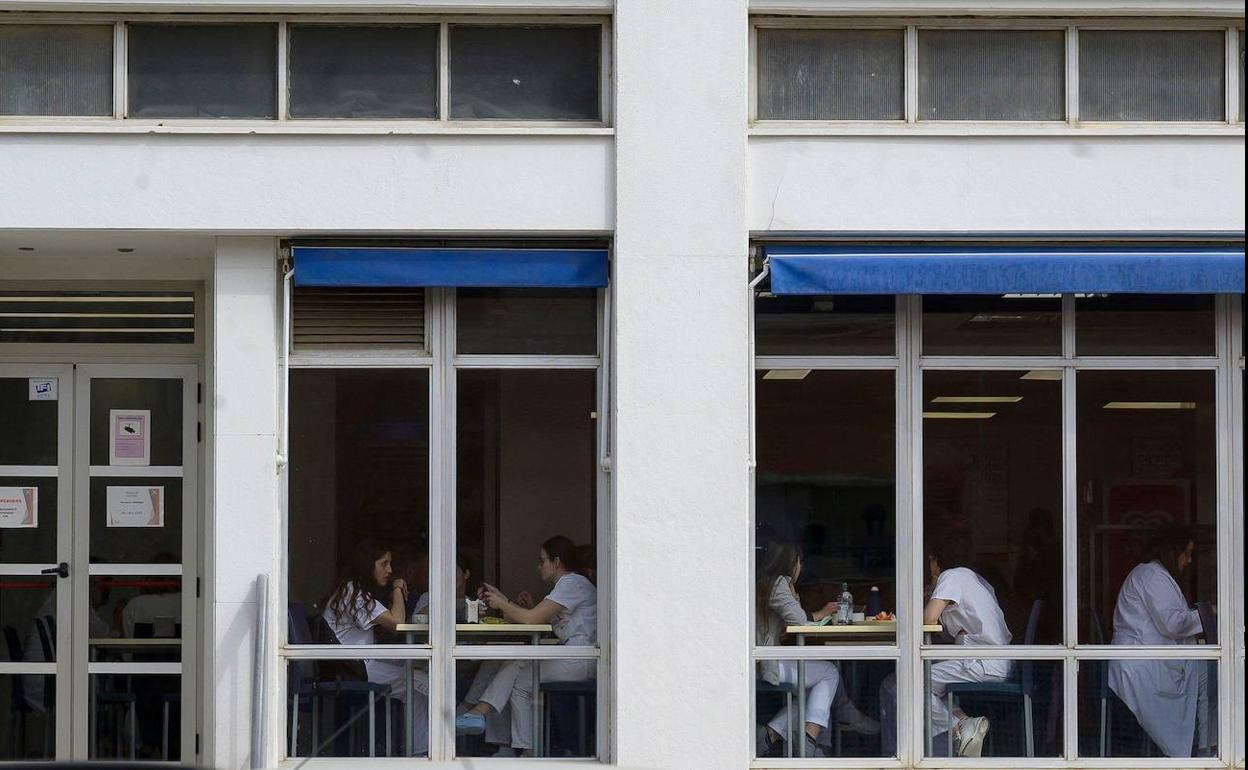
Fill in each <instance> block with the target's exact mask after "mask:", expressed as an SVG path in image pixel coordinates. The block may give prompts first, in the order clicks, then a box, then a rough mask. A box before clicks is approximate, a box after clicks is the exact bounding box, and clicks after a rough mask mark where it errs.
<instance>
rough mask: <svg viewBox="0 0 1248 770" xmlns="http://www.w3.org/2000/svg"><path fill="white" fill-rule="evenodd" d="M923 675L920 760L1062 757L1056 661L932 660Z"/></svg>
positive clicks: (1059, 675)
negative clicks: (923, 731)
mask: <svg viewBox="0 0 1248 770" xmlns="http://www.w3.org/2000/svg"><path fill="white" fill-rule="evenodd" d="M924 669H925V670H924V676H923V679H924V682H925V686H924V690H925V691H926V693H927V703H926V704H925V707H926V708H925V711H924V717H925V718H924V721H925V722H926V724H927V725H928V728H927V731H928V737H927V740H928V741H929V742H928V744H927V747H926V748H925V756H929V757H945V756H947V757H957V756H961V757H980V756H982V757H1060V756H1062V753H1063V751H1062V749H1063V731H1062V662H1061V661H1060V660H968V659H962V660H934V661H931V662H925V663H924ZM950 728H952V736H953V739H952V740H950V733H951V730H950Z"/></svg>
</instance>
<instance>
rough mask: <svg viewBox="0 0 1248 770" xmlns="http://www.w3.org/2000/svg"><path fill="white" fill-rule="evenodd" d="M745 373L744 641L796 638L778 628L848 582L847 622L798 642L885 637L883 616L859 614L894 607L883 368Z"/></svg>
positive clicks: (811, 614)
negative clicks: (748, 563) (752, 443)
mask: <svg viewBox="0 0 1248 770" xmlns="http://www.w3.org/2000/svg"><path fill="white" fill-rule="evenodd" d="M756 376H757V378H758V381H757V389H756V391H755V394H756V396H755V397H756V400H757V426H758V428H757V432H758V471H757V474H756V487H755V490H756V491H755V528H756V530H755V541H756V547H757V548H758V553H757V559H756V567H755V591H754V601H755V602H756V607H757V609H756V611H755V616H756V622H757V628H756V629H755V643H756V644H759V645H777V644H794V643H796V642H797V640H798V638H797V635H795V634H793V633H789V631H788V629H789V628H790V627H796V626H803V625H808V624H813V623H817V622H819V621H821V620H822V619H823V618H824V617H825V616H827V615H828V614H829V613H831V614H833V615H835V612H836V610H837V608H838V603H839V602H840V599H841V595H842V593H843V592H844V590H845V589H848V590H849V592H850V594H851V602H850V603H851V604H852V611H853V612H862V613H864V615H863V616H862V617H861V618H859V619H858V623H857V625H855V626H846V625H843V624H840V623H836V622H830V623H828V624H827V625H824V626H822V627H821V628H820V629H818V630H812V631H811V632H810V633H809V634H807V635H806V636H808V637H809V638H808V639H804V641H805V642H806V643H807V644H822V643H828V644H836V643H841V644H844V643H846V642H847V641H852V643H855V644H895V643H896V623H895V622H893V621H884V622H880V623H878V624H870V623H864V622H863V621H866V620H867V618H866V613H867V607H868V605H870V606H871V609H873V610H875V611H874V612H872V613H871V615H877V614H878V613H879V612H881V611H883V612H888V613H891V612H893V611H895V610H896V607H897V604H896V596H897V582H896V580H897V578H896V530H895V511H896V491H895V487H896V467H895V466H896V451H897V450H896V446H895V444H894V440H895V427H894V426H895V423H896V416H895V401H896V399H895V395H894V394H895V388H894V384H893V377H894V375H893V373H892V372H889V371H878V372H877V371H859V372H831V371H807V370H793V369H788V370H783V369H781V370H772V371H769V372H761V373H759V374H758V375H756ZM877 604H878V608H877V607H876V606H875V605H877ZM834 620H835V618H834ZM868 626H869V627H870V628H869V629H868Z"/></svg>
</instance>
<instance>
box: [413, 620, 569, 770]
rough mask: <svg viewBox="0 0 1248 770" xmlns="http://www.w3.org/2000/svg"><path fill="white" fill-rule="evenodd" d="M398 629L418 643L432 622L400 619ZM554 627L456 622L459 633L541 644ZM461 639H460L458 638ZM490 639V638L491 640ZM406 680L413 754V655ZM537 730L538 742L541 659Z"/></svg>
mask: <svg viewBox="0 0 1248 770" xmlns="http://www.w3.org/2000/svg"><path fill="white" fill-rule="evenodd" d="M394 630H395V631H397V632H398V633H400V634H403V638H404V641H406V642H407V643H408V644H412V643H414V641H415V639H414V636H415V635H416V634H419V633H426V634H427V633H429V624H428V623H399V624H398V625H396V626H395V627H394ZM552 631H554V628H553V627H552V626H551V625H550V624H549V623H456V624H455V635H456V637H459V636H461V635H463V636H477V637H480V638H481V639H489V640H490V641H495V640H497V641H504V640H506V639H507V637H521V638H524V639H526V640H527V641H528V642H529V643H531V644H541V643H542V636H543V635H545V634H549V633H551V632H552ZM456 641H458V639H457V640H456ZM487 643H488V642H487ZM404 669H405V672H406V673H405V677H406V678H405V680H404V681H405V683H406V685H407V701H406V702H405V703H404V707H403V710H404V717H405V719H404V722H405V724H404V727H403V729H404V735H405V736H406V737H407V744H406V745H407V752H408V756H411V752H412V718H413V715H412V692H413V687H412V671H413V668H412V661H411V659H410V658H409V659H408V660H407V661H405V662H404ZM532 669H533V732H534V743H535V744H536V743H537V740H536V737H537V735H540V734H541V730H539V729H538V725H540V724H541V714H540V713H539V705H540V704H539V700H540V699H539V698H538V688H539V687H540V686H541V679H540V676H541V661H534V662H533V666H532Z"/></svg>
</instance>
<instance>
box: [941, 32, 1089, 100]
mask: <svg viewBox="0 0 1248 770" xmlns="http://www.w3.org/2000/svg"><path fill="white" fill-rule="evenodd" d="M1065 41H1066V37H1065V34H1064V33H1063V32H1061V31H1060V30H1053V31H1013V30H1011V31H1005V30H983V29H976V30H965V29H923V30H919V119H920V120H1062V119H1064V118H1065V116H1066V95H1065V92H1066V88H1065V83H1066V42H1065Z"/></svg>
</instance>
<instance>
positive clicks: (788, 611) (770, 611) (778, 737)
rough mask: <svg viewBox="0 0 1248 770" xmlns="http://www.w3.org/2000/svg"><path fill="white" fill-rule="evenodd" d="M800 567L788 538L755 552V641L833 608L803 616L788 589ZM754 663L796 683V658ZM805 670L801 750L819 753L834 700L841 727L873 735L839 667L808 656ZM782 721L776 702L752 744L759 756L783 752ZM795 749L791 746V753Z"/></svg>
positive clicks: (770, 675) (765, 673)
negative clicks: (803, 747)
mask: <svg viewBox="0 0 1248 770" xmlns="http://www.w3.org/2000/svg"><path fill="white" fill-rule="evenodd" d="M801 572H802V558H801V552H800V551H799V550H798V548H797V546H795V545H793V544H792V543H785V542H778V541H777V542H773V543H771V544H770V545H769V546H768V547H767V550H766V551H765V552H764V553H763V554H762V555H761V562H760V564H759V565H758V567H757V569H756V572H755V576H754V577H755V592H756V600H757V607H756V608H755V613H756V622H757V624H758V625H757V627H756V629H755V632H754V641H755V643H756V644H757V645H759V646H760V647H769V646H774V645H776V644H778V643H779V641H780V636H781V635H782V634H783V633H784V629H785V627H786V626H801V625H806V624H807V623H809V622H811V621H812V620H813V621H815V622H818V621H820V620H823V619H824V618H825V617H827V616H828V615H834V614H836V609H837V607H836V603H835V602H828V603H827V604H825V605H824V606H823V607H822V608H820V609H818V610H815V611H814V612H812V613H811V614H810V615H809V616H808V615H807V614H806V610H805V609H803V608H802V604H801V602H800V601H799V600H798V598H797V593H796V592H795V590H794V585H796V583H797V578H798V576H799V575H801ZM759 669H760V673H759V675H760V677H761V678H762V680H763V681H765V682H767V683H768V684H772V685H777V684H780V683H781V682H784V683H785V684H787V685H796V684H797V681H798V670H797V663H796V661H791V660H780V661H776V660H765V661H762V662H760V663H759ZM805 675H806V714H805V715H804V716H805V720H804V724H805V738H804V739H805V741H806V756H808V757H819V756H823V751H822V749H821V748H820V745H819V738H820V737H821V736H822V735H823V733H824V731H826V730H827V728H828V724H829V722H830V719H831V715H832V707H833V706H834V705H835V706H836V717H837V721H838V723H840V725H841V726H842V727H843V728H844V729H846V730H850V731H852V732H858V733H863V734H865V735H875V734H878V733H879V732H880V726H879V724H878V723H877V722H876V721H875V720H874V719H871V718H869V717H867V716H865V715H863V714H862V713H861V712H860V711H858V709H857V708H856V707H855V706H854V704H853V702H852V701H851V700H850V699H849V695H848V694H847V693H846V692H845V688H844V687H842V686H841V672H840V670H839V669H838V668H837V667H836V664H835V663H832V662H831V661H825V660H808V661H806V663H805ZM788 722H789V710H788V708H782V709H780V711H779V712H777V713H776V715H775V716H774V717H772V719H771V721H770V722H768V723H767V725H766V726H765V727H763V728H761V729H760V731H759V735H758V746H757V751H758V755H759V756H760V757H767V756H783V754H784V746H783V744H784V736H785V734H786V730H785V726H786V725H787V724H788ZM796 753H797V752H794V755H795V756H796Z"/></svg>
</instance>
